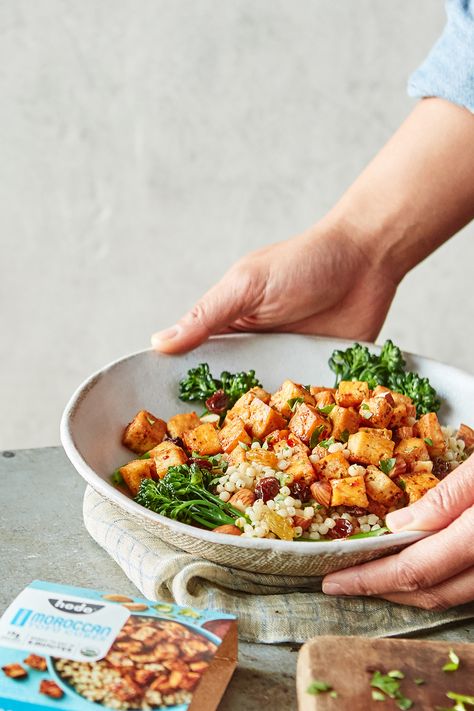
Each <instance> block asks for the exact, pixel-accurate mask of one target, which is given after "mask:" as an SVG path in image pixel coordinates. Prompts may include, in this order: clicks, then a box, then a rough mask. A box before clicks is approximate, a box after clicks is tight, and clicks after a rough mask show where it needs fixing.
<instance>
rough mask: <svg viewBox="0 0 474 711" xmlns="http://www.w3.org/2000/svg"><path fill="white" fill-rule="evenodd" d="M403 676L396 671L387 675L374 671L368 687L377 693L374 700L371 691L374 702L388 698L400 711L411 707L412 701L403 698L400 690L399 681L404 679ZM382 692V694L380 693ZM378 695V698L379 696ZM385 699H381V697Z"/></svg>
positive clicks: (405, 710)
mask: <svg viewBox="0 0 474 711" xmlns="http://www.w3.org/2000/svg"><path fill="white" fill-rule="evenodd" d="M404 678H405V675H404V674H403V672H401V671H399V670H398V669H394V670H393V671H390V672H388V674H382V672H380V671H375V672H374V674H373V676H372V679H371V682H370V686H371V687H372V689H375V690H377V691H378V694H377V699H375V698H374V691H372V698H374V700H376V701H382V700H383V701H385V699H386V698H387V697H388V698H390V699H393V700H394V701H395V704H396V705H397V707H398V708H399V709H402V711H408V709H411V707H412V706H413V701H412V700H411V699H409V698H408V697H407V696H405V695H404V694H403V693H402V692H401V690H400V679H404ZM381 692H383V693H381ZM379 694H380V696H379ZM384 694H385V697H384V698H383V699H382V697H383V696H384Z"/></svg>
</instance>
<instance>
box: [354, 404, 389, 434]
mask: <svg viewBox="0 0 474 711" xmlns="http://www.w3.org/2000/svg"><path fill="white" fill-rule="evenodd" d="M392 412H393V408H392V407H391V405H390V404H389V403H388V402H387V400H386V398H384V397H371V398H369V399H368V400H364V401H363V402H362V403H361V406H360V408H359V415H360V416H361V418H362V419H361V421H362V422H363V423H364V424H365V426H366V427H376V428H378V429H384V428H385V427H388V424H389V422H390V420H391V418H392Z"/></svg>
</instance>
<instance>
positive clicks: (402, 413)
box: [389, 402, 408, 430]
mask: <svg viewBox="0 0 474 711" xmlns="http://www.w3.org/2000/svg"><path fill="white" fill-rule="evenodd" d="M407 417H408V410H407V406H406V405H405V403H403V402H402V403H399V404H396V405H395V407H392V416H391V418H390V423H389V424H390V429H392V430H393V429H395V427H403V426H404V425H406V423H407Z"/></svg>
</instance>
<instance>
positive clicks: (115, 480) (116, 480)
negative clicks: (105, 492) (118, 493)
mask: <svg viewBox="0 0 474 711" xmlns="http://www.w3.org/2000/svg"><path fill="white" fill-rule="evenodd" d="M110 478H111V480H112V484H115V486H120V485H121V484H124V483H125V482H124V479H123V476H122V474H121V473H120V469H116V470H115V471H114V473H113V474H112V476H111V477H110Z"/></svg>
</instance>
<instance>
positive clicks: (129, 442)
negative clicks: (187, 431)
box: [122, 410, 166, 454]
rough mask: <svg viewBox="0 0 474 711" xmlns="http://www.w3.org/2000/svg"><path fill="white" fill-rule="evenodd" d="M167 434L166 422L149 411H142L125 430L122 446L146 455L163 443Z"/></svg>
mask: <svg viewBox="0 0 474 711" xmlns="http://www.w3.org/2000/svg"><path fill="white" fill-rule="evenodd" d="M165 434H166V422H164V421H163V420H160V419H159V418H158V417H155V415H152V414H151V412H147V410H140V412H137V414H136V415H135V417H134V418H133V420H132V421H131V422H130V424H129V425H127V427H126V428H125V432H124V433H123V437H122V444H123V445H124V446H125V447H128V449H131V450H132V452H135V453H136V454H145V452H148V451H149V450H150V449H152V447H154V446H155V445H157V444H159V443H160V442H162V441H163V438H164V436H165Z"/></svg>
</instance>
